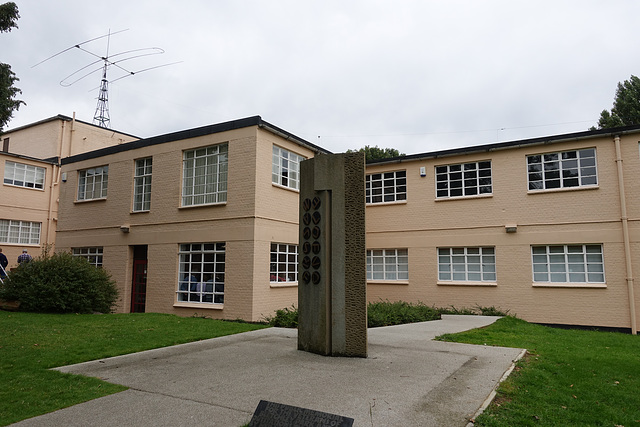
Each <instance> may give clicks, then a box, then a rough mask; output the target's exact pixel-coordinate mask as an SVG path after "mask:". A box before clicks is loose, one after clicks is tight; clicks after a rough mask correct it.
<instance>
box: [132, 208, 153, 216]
mask: <svg viewBox="0 0 640 427" xmlns="http://www.w3.org/2000/svg"><path fill="white" fill-rule="evenodd" d="M149 212H151V209H147V210H144V211H131V212H129V213H130V214H132V215H134V214H143V213H149Z"/></svg>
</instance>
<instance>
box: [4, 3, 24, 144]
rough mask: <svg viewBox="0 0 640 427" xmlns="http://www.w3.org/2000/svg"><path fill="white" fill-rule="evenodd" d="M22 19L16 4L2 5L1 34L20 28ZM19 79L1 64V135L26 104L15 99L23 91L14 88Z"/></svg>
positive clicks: (7, 65) (9, 67) (9, 68)
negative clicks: (14, 115) (16, 113)
mask: <svg viewBox="0 0 640 427" xmlns="http://www.w3.org/2000/svg"><path fill="white" fill-rule="evenodd" d="M18 18H20V15H19V14H18V6H16V4H15V3H13V2H9V3H3V4H0V33H8V32H10V31H11V29H12V28H18V25H17V24H16V22H17V21H18ZM18 80H19V79H18V78H17V77H16V75H15V74H14V72H13V71H11V66H10V65H9V64H3V63H0V134H1V133H2V129H3V128H4V127H5V126H6V124H7V123H9V120H11V117H13V112H14V111H17V110H18V109H19V108H20V105H23V104H24V101H21V100H19V99H15V97H16V95H18V94H21V93H22V91H21V90H20V89H18V88H17V87H15V86H14V83H15V82H17V81H18Z"/></svg>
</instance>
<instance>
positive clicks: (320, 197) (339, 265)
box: [298, 153, 367, 357]
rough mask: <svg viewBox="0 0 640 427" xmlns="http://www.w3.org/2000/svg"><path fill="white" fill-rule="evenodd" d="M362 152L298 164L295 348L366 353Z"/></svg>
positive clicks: (342, 353) (329, 353)
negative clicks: (296, 346) (298, 207)
mask: <svg viewBox="0 0 640 427" xmlns="http://www.w3.org/2000/svg"><path fill="white" fill-rule="evenodd" d="M364 210H365V194H364V154H363V153H345V154H330V155H326V154H319V155H317V156H316V157H314V158H312V159H309V160H305V161H303V162H302V163H301V164H300V244H299V252H300V253H299V257H298V258H299V266H298V349H299V350H303V351H308V352H311V353H317V354H321V355H325V356H347V357H367V296H366V293H367V288H366V286H367V282H366V281H367V277H366V274H367V272H366V245H365V216H364Z"/></svg>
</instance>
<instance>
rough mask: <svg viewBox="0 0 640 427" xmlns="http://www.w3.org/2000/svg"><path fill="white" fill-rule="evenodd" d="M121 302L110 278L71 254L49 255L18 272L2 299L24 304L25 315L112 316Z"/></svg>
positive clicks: (3, 289) (2, 292) (0, 289)
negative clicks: (76, 314)
mask: <svg viewBox="0 0 640 427" xmlns="http://www.w3.org/2000/svg"><path fill="white" fill-rule="evenodd" d="M117 298H118V290H117V289H116V286H115V282H114V281H113V280H112V279H111V277H110V276H109V274H108V273H107V272H106V271H105V270H103V269H101V268H96V267H95V266H93V265H91V264H89V262H88V261H87V260H86V259H84V258H81V257H74V256H71V254H70V253H68V252H59V253H55V254H53V255H50V256H49V255H47V254H46V253H45V254H44V255H43V256H42V257H39V258H36V259H34V260H32V261H31V262H29V263H23V264H20V266H19V267H18V268H14V269H13V270H12V271H11V272H10V273H9V276H8V280H5V283H4V285H2V286H1V287H0V299H4V300H13V301H19V302H20V310H21V311H31V312H41V313H93V312H100V313H110V312H111V311H112V309H113V306H114V305H115V303H116V300H117Z"/></svg>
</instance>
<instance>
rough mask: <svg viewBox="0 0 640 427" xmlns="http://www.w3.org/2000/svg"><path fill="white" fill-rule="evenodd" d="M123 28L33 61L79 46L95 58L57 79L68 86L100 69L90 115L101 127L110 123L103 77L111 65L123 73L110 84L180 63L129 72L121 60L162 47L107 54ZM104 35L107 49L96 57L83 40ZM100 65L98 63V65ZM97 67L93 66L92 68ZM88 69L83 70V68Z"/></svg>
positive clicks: (60, 53)
mask: <svg viewBox="0 0 640 427" xmlns="http://www.w3.org/2000/svg"><path fill="white" fill-rule="evenodd" d="M124 31H128V29H126V30H119V31H116V32H113V33H112V32H111V30H109V32H108V33H107V34H105V35H102V36H99V37H95V38H92V39H89V40H87V41H84V42H81V43H78V44H75V45H73V46H70V47H68V48H66V49H63V50H61V51H60V52H58V53H56V54H54V55H51V56H50V57H48V58H46V59H44V60H42V61H40V62H38V63H37V64H35V65H34V66H32V67H31V68H33V67H37V66H38V65H40V64H42V63H43V62H46V61H48V60H50V59H53V58H55V57H56V56H58V55H62V54H63V53H65V52H68V51H70V50H72V49H79V50H81V51H83V52H85V53H88V54H89V55H91V56H93V57H95V58H97V59H96V60H95V61H93V62H91V63H89V64H87V65H85V66H84V67H81V68H80V69H78V70H76V71H74V72H73V73H71V74H69V75H68V76H67V77H65V78H64V79H62V80H61V81H60V85H61V86H64V87H68V86H71V85H73V84H75V83H77V82H79V81H80V80H83V79H84V78H85V77H88V76H90V75H92V74H94V73H96V72H98V71H102V73H101V76H102V77H101V80H100V87H99V91H98V103H97V105H96V111H95V113H94V115H93V123H94V124H96V125H98V126H100V127H103V128H108V127H109V125H110V123H111V118H110V116H109V79H108V78H107V73H108V71H109V70H110V69H111V68H112V67H115V68H116V69H118V70H119V71H120V72H123V73H124V75H122V76H120V77H118V78H116V79H114V80H111V83H113V82H115V81H117V80H121V79H124V78H125V77H131V76H133V75H135V74H139V73H142V72H144V71H149V70H154V69H156V68H161V67H166V66H169V65H174V64H178V63H180V62H172V63H169V64H163V65H157V66H155V67H149V68H144V69H141V70H137V71H132V70H130V69H128V68H125V67H123V66H122V65H120V63H122V62H125V61H130V60H134V59H137V58H141V57H143V56H149V55H160V54H163V53H164V50H163V49H161V48H159V47H148V48H142V49H134V50H128V51H124V52H119V53H115V54H113V55H110V54H109V47H110V43H111V36H112V35H115V34H119V33H122V32H124ZM105 37H106V38H107V50H106V54H105V56H100V55H98V54H96V53H94V52H92V51H90V50H87V49H85V48H84V45H85V44H87V43H91V42H93V41H95V40H100V39H103V38H105ZM98 64H100V65H98ZM96 66H97V68H96ZM88 69H89V70H90V71H87V70H88Z"/></svg>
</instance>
